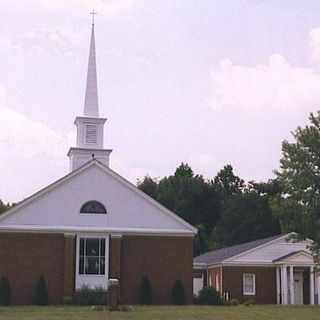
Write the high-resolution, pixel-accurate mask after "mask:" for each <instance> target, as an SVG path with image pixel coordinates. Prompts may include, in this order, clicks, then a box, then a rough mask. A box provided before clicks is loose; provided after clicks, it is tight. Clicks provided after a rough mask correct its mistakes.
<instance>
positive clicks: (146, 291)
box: [139, 276, 152, 304]
mask: <svg viewBox="0 0 320 320" xmlns="http://www.w3.org/2000/svg"><path fill="white" fill-rule="evenodd" d="M139 303H140V304H151V303H152V288H151V284H150V281H149V278H148V277H147V276H144V277H143V278H142V280H141V284H140V287H139Z"/></svg>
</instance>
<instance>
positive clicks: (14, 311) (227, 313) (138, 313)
mask: <svg viewBox="0 0 320 320" xmlns="http://www.w3.org/2000/svg"><path fill="white" fill-rule="evenodd" d="M58 319H59V320H61V319H63V320H102V319H103V320H113V319H115V320H117V319H118V320H122V319H123V320H124V319H125V320H144V319H150V320H191V319H192V320H194V319H195V320H209V319H210V320H255V319H257V320H288V319H290V320H300V319H301V320H306V319H307V320H318V319H320V306H262V305H261V306H259V305H254V306H249V307H246V306H243V305H239V306H234V307H226V306H222V307H218V306H179V307H177V306H133V309H132V310H131V311H128V312H111V313H110V312H108V311H107V310H106V309H105V310H103V311H96V310H91V307H83V306H81V307H80V306H50V307H36V306H13V307H0V320H58Z"/></svg>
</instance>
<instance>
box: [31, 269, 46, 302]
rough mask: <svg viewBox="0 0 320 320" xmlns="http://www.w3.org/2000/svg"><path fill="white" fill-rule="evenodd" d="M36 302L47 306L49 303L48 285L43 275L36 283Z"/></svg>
mask: <svg viewBox="0 0 320 320" xmlns="http://www.w3.org/2000/svg"><path fill="white" fill-rule="evenodd" d="M34 303H35V304H37V305H40V306H45V305H47V304H48V303H49V295H48V291H47V285H46V281H45V279H44V276H43V275H41V276H40V277H39V279H38V281H37V283H36V288H35V292H34Z"/></svg>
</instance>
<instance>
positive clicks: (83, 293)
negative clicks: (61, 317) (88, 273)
mask: <svg viewBox="0 0 320 320" xmlns="http://www.w3.org/2000/svg"><path fill="white" fill-rule="evenodd" d="M73 302H74V304H77V305H106V304H107V290H105V289H104V288H103V287H101V286H100V287H95V288H94V289H91V288H90V287H89V286H87V285H82V286H81V288H80V289H79V290H77V291H76V292H75V294H74V301H73Z"/></svg>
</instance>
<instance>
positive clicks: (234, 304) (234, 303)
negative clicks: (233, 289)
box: [229, 299, 239, 306]
mask: <svg viewBox="0 0 320 320" xmlns="http://www.w3.org/2000/svg"><path fill="white" fill-rule="evenodd" d="M229 304H230V306H237V305H238V304H239V300H238V299H231V300H230V301H229Z"/></svg>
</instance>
